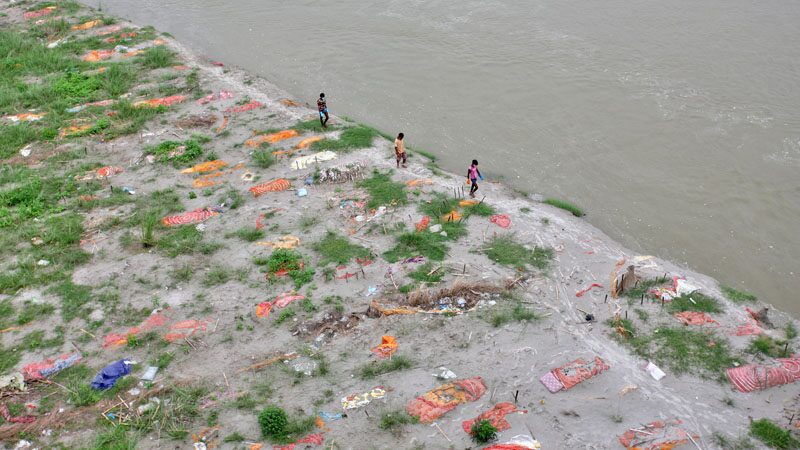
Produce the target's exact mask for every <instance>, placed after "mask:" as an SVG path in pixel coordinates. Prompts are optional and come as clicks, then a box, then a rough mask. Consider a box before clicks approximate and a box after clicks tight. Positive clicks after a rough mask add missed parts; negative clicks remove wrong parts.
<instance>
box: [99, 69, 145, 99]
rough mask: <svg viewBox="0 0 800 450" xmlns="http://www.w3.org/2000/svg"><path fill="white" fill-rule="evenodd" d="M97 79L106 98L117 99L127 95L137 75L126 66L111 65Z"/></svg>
mask: <svg viewBox="0 0 800 450" xmlns="http://www.w3.org/2000/svg"><path fill="white" fill-rule="evenodd" d="M98 78H99V79H100V84H101V87H102V88H103V90H104V91H105V93H106V97H108V98H117V97H119V96H120V95H122V94H125V93H127V92H128V91H130V89H131V88H132V87H133V85H134V84H135V83H136V80H137V78H138V74H137V73H136V71H135V70H134V69H133V67H131V66H130V65H128V64H111V65H109V66H108V67H107V68H106V70H105V72H103V73H101V74H100V75H99V76H98Z"/></svg>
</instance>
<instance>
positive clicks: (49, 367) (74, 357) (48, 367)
mask: <svg viewBox="0 0 800 450" xmlns="http://www.w3.org/2000/svg"><path fill="white" fill-rule="evenodd" d="M80 360H81V355H80V354H78V353H65V354H63V355H61V356H58V357H56V358H48V359H45V360H44V361H39V362H34V363H30V364H28V365H27V366H25V367H23V368H22V373H23V374H24V375H25V379H26V380H37V379H42V378H47V377H49V376H51V375H54V374H56V373H58V372H60V371H62V370H64V369H66V368H67V367H72V366H73V365H74V364H75V363H77V362H78V361H80Z"/></svg>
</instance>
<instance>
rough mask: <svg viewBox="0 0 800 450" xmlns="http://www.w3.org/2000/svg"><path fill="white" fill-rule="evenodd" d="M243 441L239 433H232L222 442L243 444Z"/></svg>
mask: <svg viewBox="0 0 800 450" xmlns="http://www.w3.org/2000/svg"><path fill="white" fill-rule="evenodd" d="M245 439H246V438H245V437H244V436H242V435H241V434H240V433H239V432H233V433H231V434H229V435H227V436H225V438H223V439H222V442H244V441H245Z"/></svg>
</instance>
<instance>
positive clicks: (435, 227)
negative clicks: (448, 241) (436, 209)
mask: <svg viewBox="0 0 800 450" xmlns="http://www.w3.org/2000/svg"><path fill="white" fill-rule="evenodd" d="M429 230H430V232H431V233H438V232H440V231H442V224H440V223H437V224H436V225H431V227H430V228H429Z"/></svg>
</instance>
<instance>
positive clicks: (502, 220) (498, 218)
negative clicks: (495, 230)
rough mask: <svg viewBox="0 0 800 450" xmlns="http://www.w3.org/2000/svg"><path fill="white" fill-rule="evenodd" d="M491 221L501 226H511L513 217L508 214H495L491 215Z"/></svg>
mask: <svg viewBox="0 0 800 450" xmlns="http://www.w3.org/2000/svg"><path fill="white" fill-rule="evenodd" d="M489 222H491V223H493V224H495V225H497V226H499V227H501V228H508V227H510V226H511V218H510V217H508V215H507V214H495V215H493V216H491V217H489Z"/></svg>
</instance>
